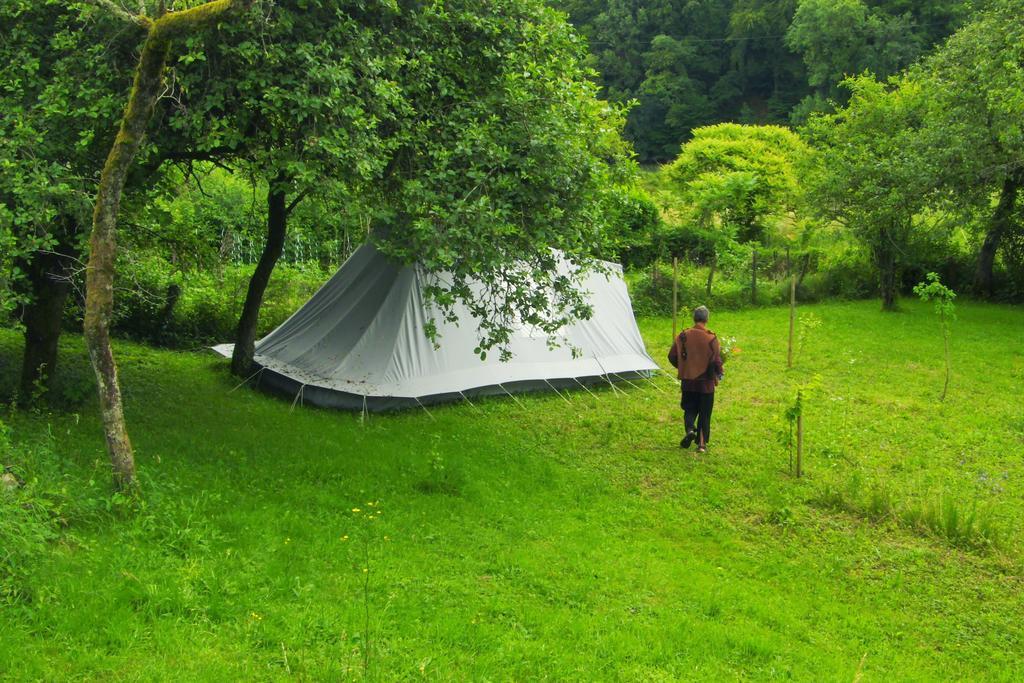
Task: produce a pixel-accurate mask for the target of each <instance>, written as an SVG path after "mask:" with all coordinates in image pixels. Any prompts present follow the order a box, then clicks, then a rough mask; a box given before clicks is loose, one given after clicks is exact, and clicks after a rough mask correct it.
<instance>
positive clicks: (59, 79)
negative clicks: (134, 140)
mask: <svg viewBox="0 0 1024 683" xmlns="http://www.w3.org/2000/svg"><path fill="white" fill-rule="evenodd" d="M83 14H84V15H85V16H83ZM0 23H2V24H3V25H4V26H5V27H8V28H7V29H5V35H4V39H3V40H2V41H0V110H2V111H3V112H4V116H2V117H0V159H3V163H0V243H3V244H2V248H0V302H2V303H0V309H9V308H10V307H16V308H17V311H16V314H17V316H18V318H19V320H20V321H21V323H22V325H23V327H24V336H25V346H24V352H23V357H22V370H21V381H20V394H21V398H22V400H23V401H28V400H31V399H32V398H34V397H35V396H36V394H37V392H38V391H39V390H43V391H45V390H46V389H48V388H49V386H50V384H51V381H52V379H53V377H54V375H55V373H56V368H57V343H58V340H59V338H60V333H61V323H62V319H63V313H64V307H65V302H66V300H67V298H68V294H69V292H70V291H71V289H72V280H73V275H74V274H75V273H76V272H78V271H79V270H80V265H79V261H78V258H79V256H80V255H81V253H82V252H83V246H84V245H83V244H82V242H83V236H84V234H85V226H86V225H87V224H88V214H89V208H90V204H91V198H92V196H93V193H94V191H95V186H96V182H97V171H98V169H99V167H100V165H101V164H102V160H103V157H104V155H105V154H106V151H107V150H108V149H109V148H110V143H111V141H112V139H113V134H114V131H115V130H116V122H117V120H118V117H119V116H120V113H121V108H122V106H123V102H124V93H125V91H126V89H127V85H128V81H127V79H128V77H130V74H131V68H132V65H133V64H134V61H135V58H136V57H135V54H134V49H135V47H136V45H137V41H136V40H133V39H132V32H131V31H128V32H125V31H124V30H123V27H122V26H121V25H120V23H119V22H117V21H116V20H112V19H111V18H110V17H109V16H107V15H106V14H105V13H103V12H99V11H92V12H90V11H85V12H82V11H79V10H78V9H75V8H71V7H68V6H67V5H66V4H65V3H62V2H53V1H48V2H29V1H27V0H11V1H10V2H5V3H2V4H0ZM110 36H114V38H113V39H110ZM83 63H88V64H89V68H88V69H85V70H83V69H82V64H83ZM9 312H10V311H9V310H0V315H6V314H7V313H9Z"/></svg>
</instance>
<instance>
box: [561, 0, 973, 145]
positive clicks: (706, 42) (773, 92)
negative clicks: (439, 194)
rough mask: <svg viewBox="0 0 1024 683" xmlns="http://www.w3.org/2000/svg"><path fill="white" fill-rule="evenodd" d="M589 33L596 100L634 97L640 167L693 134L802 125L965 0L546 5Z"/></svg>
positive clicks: (934, 37) (923, 44)
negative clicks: (709, 128) (726, 127)
mask: <svg viewBox="0 0 1024 683" xmlns="http://www.w3.org/2000/svg"><path fill="white" fill-rule="evenodd" d="M553 4H554V5H555V6H556V7H558V8H559V9H561V10H563V11H565V12H567V13H568V15H569V18H570V20H571V21H572V23H573V24H574V25H575V26H576V27H577V29H578V30H579V31H580V32H581V33H582V34H583V35H584V36H585V37H586V38H587V40H588V42H589V44H590V50H591V66H592V67H593V68H594V69H595V70H596V72H597V74H598V76H597V78H598V83H599V84H600V86H601V91H602V95H603V96H605V97H607V98H608V99H609V100H611V101H613V102H620V103H625V102H629V101H631V100H635V101H636V106H635V107H634V108H633V109H632V111H631V112H630V114H629V119H628V121H627V123H626V129H625V136H626V137H627V138H628V139H629V140H631V141H632V142H633V144H634V146H635V148H636V152H637V155H638V157H639V159H640V161H641V162H643V163H656V162H664V161H668V160H671V159H673V158H675V156H676V155H677V154H678V153H679V147H680V144H681V143H683V142H686V140H687V139H688V138H689V137H690V131H691V130H692V129H694V128H697V127H700V126H704V125H708V124H712V123H717V122H720V121H734V122H739V123H759V124H764V123H793V124H800V123H803V122H804V121H805V120H806V119H807V117H808V115H809V114H810V113H811V112H814V111H822V110H825V109H827V108H828V106H829V105H828V102H829V100H836V101H839V102H842V101H843V100H844V99H845V97H846V96H847V95H846V93H845V92H844V91H843V90H842V89H841V88H839V83H840V82H841V81H842V80H843V78H844V77H845V76H846V75H853V74H858V73H862V72H864V71H870V72H871V73H873V74H874V75H875V76H877V77H878V78H883V79H884V78H885V77H887V76H890V75H892V74H896V73H898V72H899V71H900V70H902V69H904V68H905V67H907V66H908V65H909V64H911V63H912V62H914V61H915V60H916V59H917V58H919V57H920V56H921V55H922V54H924V53H925V52H927V51H928V50H929V49H930V48H932V47H933V46H935V45H936V44H937V43H939V42H940V41H942V40H943V39H944V38H946V37H947V36H949V35H950V34H951V33H953V31H955V30H956V28H957V27H958V26H959V25H960V24H961V23H962V22H963V21H964V19H965V18H966V17H967V15H968V14H969V12H970V10H971V3H969V2H964V1H962V0H926V1H923V2H910V1H909V0H881V1H878V2H864V1H863V0H685V1H683V0H553Z"/></svg>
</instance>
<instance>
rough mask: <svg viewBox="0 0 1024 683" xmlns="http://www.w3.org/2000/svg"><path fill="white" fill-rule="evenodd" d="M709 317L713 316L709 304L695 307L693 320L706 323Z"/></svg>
mask: <svg viewBox="0 0 1024 683" xmlns="http://www.w3.org/2000/svg"><path fill="white" fill-rule="evenodd" d="M709 317H711V311H709V310H708V307H707V306H698V307H697V308H695V309H693V322H695V323H706V322H707V321H708V318H709Z"/></svg>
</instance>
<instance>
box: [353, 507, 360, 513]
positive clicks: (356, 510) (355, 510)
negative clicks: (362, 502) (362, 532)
mask: <svg viewBox="0 0 1024 683" xmlns="http://www.w3.org/2000/svg"><path fill="white" fill-rule="evenodd" d="M352 512H362V510H360V509H359V508H352Z"/></svg>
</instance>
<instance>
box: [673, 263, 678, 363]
mask: <svg viewBox="0 0 1024 683" xmlns="http://www.w3.org/2000/svg"><path fill="white" fill-rule="evenodd" d="M678 313H679V257H678V256H673V257H672V343H675V338H676V316H677V315H678Z"/></svg>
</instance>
